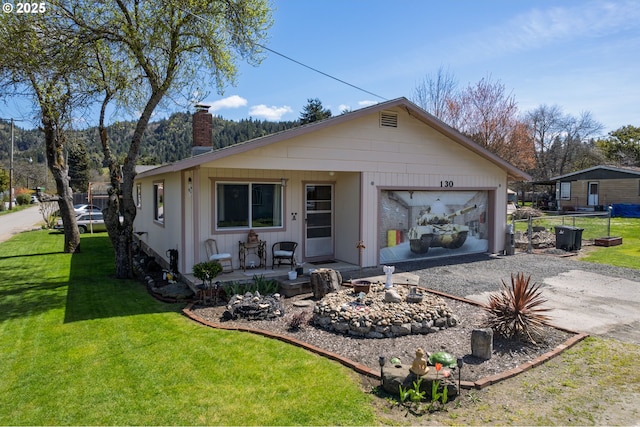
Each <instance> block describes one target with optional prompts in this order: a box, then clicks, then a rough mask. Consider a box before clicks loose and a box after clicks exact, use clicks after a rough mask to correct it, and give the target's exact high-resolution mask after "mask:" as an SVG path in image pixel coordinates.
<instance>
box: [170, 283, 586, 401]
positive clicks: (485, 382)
mask: <svg viewBox="0 0 640 427" xmlns="http://www.w3.org/2000/svg"><path fill="white" fill-rule="evenodd" d="M421 289H424V290H425V291H426V292H431V293H433V294H435V295H439V296H442V297H445V298H450V299H454V300H458V301H461V302H464V303H467V304H473V305H475V306H479V307H481V306H483V304H480V303H478V302H475V301H471V300H468V299H466V298H461V297H456V296H453V295H449V294H446V293H444V292H439V291H434V290H431V289H427V288H421ZM193 305H194V303H189V304H188V305H187V306H186V307H185V308H184V309H183V310H182V312H183V313H184V315H185V316H187V317H189V318H190V319H191V320H193V321H195V322H198V323H200V324H202V325H205V326H209V327H211V328H215V329H222V330H227V331H239V332H249V333H252V334H257V335H262V336H264V337H267V338H274V339H277V340H280V341H283V342H286V343H288V344H292V345H295V346H296V347H301V348H304V349H307V350H309V351H311V352H312V353H316V354H318V355H320V356H323V357H326V358H328V359H331V360H335V361H336V362H339V363H341V364H343V365H344V366H346V367H348V368H350V369H353V370H354V371H356V372H357V373H359V374H363V375H366V376H368V377H372V378H375V379H377V380H378V381H380V380H381V375H380V372H379V371H377V370H373V369H371V368H369V367H368V366H365V365H363V364H361V363H357V362H354V361H353V360H351V359H347V358H346V357H343V356H340V355H339V354H336V353H333V352H331V351H327V350H324V349H321V348H319V347H316V346H314V345H311V344H309V343H306V342H304V341H300V340H297V339H295V338H293V337H290V336H287V335H281V334H276V333H273V332H270V331H266V330H264V329H253V328H247V327H238V326H227V325H224V324H222V323H219V322H209V321H208V320H205V319H203V318H201V317H199V316H196V315H195V313H193V312H192V311H191V307H193ZM548 325H549V326H551V327H553V328H556V329H559V330H561V331H564V332H569V333H572V334H575V335H574V336H572V337H570V338H569V339H567V340H566V341H565V342H564V343H562V344H560V345H558V346H556V347H555V348H554V349H553V350H551V351H548V352H546V353H544V354H541V355H540V356H538V357H536V358H535V359H533V360H531V361H530V362H526V363H523V364H522V365H520V366H518V367H515V368H513V369H509V370H506V371H504V372H501V373H499V374H496V375H491V376H489V377H485V378H480V379H479V380H477V381H473V382H472V381H461V382H460V388H461V389H476V390H480V389H483V388H485V387H487V386H490V385H492V384H496V383H498V382H500V381H503V380H506V379H509V378H512V377H514V376H516V375H518V374H521V373H523V372H526V371H528V370H529V369H532V368H535V367H536V366H540V365H542V364H543V363H545V362H546V361H548V360H551V359H553V358H554V357H556V356H558V355H559V354H561V353H562V352H563V351H565V350H567V349H569V348H571V347H573V346H574V345H576V344H578V343H579V342H580V341H582V340H584V339H585V338H587V337H588V336H589V334H586V333H583V332H575V331H571V330H569V329H566V328H561V327H559V326H555V325H552V324H548Z"/></svg>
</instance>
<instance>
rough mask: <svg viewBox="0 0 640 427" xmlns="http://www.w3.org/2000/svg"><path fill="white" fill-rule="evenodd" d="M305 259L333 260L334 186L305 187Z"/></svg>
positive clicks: (317, 185)
mask: <svg viewBox="0 0 640 427" xmlns="http://www.w3.org/2000/svg"><path fill="white" fill-rule="evenodd" d="M304 218H305V242H304V248H305V253H304V255H305V259H308V260H311V261H313V260H316V261H318V260H329V259H331V258H333V185H331V184H306V185H305V216H304Z"/></svg>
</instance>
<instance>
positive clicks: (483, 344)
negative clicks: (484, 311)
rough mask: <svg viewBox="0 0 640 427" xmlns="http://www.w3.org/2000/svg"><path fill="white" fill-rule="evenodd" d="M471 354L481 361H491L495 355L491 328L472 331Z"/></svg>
mask: <svg viewBox="0 0 640 427" xmlns="http://www.w3.org/2000/svg"><path fill="white" fill-rule="evenodd" d="M471 354H472V355H473V356H474V357H477V358H480V359H484V360H489V359H491V355H492V354H493V330H492V329H491V328H487V329H474V330H473V331H471Z"/></svg>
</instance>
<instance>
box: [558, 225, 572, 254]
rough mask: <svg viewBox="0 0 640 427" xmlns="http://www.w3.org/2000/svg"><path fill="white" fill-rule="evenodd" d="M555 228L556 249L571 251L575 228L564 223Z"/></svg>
mask: <svg viewBox="0 0 640 427" xmlns="http://www.w3.org/2000/svg"><path fill="white" fill-rule="evenodd" d="M555 229H556V249H562V250H563V251H573V250H574V247H575V244H576V228H575V227H569V226H566V225H557V226H556V227H555Z"/></svg>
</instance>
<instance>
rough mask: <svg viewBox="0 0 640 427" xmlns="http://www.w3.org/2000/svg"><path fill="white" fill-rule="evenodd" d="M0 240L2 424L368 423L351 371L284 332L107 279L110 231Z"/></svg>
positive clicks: (365, 402) (365, 399)
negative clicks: (73, 237) (229, 321)
mask: <svg viewBox="0 0 640 427" xmlns="http://www.w3.org/2000/svg"><path fill="white" fill-rule="evenodd" d="M62 244H63V236H62V235H61V234H58V233H55V234H50V233H49V232H47V231H37V232H29V233H22V234H19V235H17V236H15V237H14V238H12V239H11V240H9V241H7V242H4V243H2V244H0V272H2V274H0V378H2V381H0V408H1V410H0V425H98V424H100V425H178V424H179V425H205V424H206V425H344V424H348V425H362V424H372V423H373V422H374V420H375V419H374V415H373V412H372V408H371V405H370V399H371V396H370V395H368V394H366V393H363V392H362V391H361V389H360V383H359V379H358V377H357V375H356V374H354V373H353V372H352V371H350V370H349V369H347V368H345V367H343V366H341V365H339V364H337V363H335V362H332V361H329V360H327V359H325V358H322V357H320V356H317V355H314V354H311V353H309V352H307V351H305V350H302V349H300V348H297V347H294V346H291V345H288V344H284V343H282V342H279V341H277V340H270V339H267V338H263V337H259V336H255V335H251V334H247V333H240V332H230V331H219V330H215V329H211V328H206V327H202V326H200V325H197V324H195V323H193V322H192V321H190V320H188V319H187V318H185V317H184V316H182V314H181V309H182V308H183V305H181V304H166V303H162V302H159V301H156V300H155V299H153V298H152V297H151V296H149V294H148V293H147V292H146V290H145V289H144V287H143V286H142V285H141V284H140V283H138V282H135V281H120V280H115V279H113V278H112V273H113V253H112V251H111V248H110V246H109V241H108V238H107V235H106V234H96V235H83V236H82V253H80V254H76V255H69V254H64V253H61V252H60V251H61V248H62Z"/></svg>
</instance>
